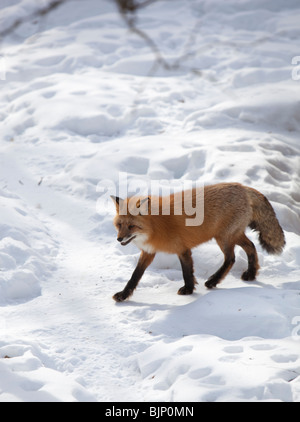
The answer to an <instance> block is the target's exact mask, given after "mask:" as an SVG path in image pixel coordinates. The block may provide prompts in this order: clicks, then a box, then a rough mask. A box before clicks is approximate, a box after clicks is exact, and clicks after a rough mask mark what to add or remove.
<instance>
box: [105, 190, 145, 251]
mask: <svg viewBox="0 0 300 422" xmlns="http://www.w3.org/2000/svg"><path fill="white" fill-rule="evenodd" d="M111 198H112V200H113V202H114V203H115V206H116V216H115V218H114V225H115V227H116V230H117V232H118V234H117V240H118V241H119V242H120V243H121V245H123V246H125V245H128V244H129V243H130V242H131V241H132V240H134V239H136V238H139V237H141V236H145V231H146V230H147V229H146V227H145V219H144V216H145V215H146V214H148V203H149V201H150V198H149V197H147V198H143V199H137V198H127V199H121V198H119V197H116V196H111ZM146 211H147V212H146Z"/></svg>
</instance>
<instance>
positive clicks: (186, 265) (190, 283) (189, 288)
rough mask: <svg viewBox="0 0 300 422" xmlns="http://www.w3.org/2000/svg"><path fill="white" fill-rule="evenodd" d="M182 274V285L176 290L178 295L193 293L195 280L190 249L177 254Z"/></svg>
mask: <svg viewBox="0 0 300 422" xmlns="http://www.w3.org/2000/svg"><path fill="white" fill-rule="evenodd" d="M178 257H179V260H180V264H181V268H182V274H183V279H184V286H182V287H181V288H180V289H179V290H178V294H179V295H190V294H192V293H193V291H194V289H195V284H197V281H196V279H195V277H194V265H193V258H192V252H191V250H190V249H187V250H186V251H185V252H183V253H181V254H179V255H178Z"/></svg>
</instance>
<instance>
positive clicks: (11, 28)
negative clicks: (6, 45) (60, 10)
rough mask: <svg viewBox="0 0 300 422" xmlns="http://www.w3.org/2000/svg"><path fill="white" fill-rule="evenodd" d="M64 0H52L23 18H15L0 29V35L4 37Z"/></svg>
mask: <svg viewBox="0 0 300 422" xmlns="http://www.w3.org/2000/svg"><path fill="white" fill-rule="evenodd" d="M66 1H68V0H52V1H51V2H49V4H48V5H47V6H45V7H43V8H41V9H39V10H37V11H35V12H34V13H31V14H30V15H28V16H25V17H24V18H20V19H16V20H15V22H13V23H12V24H11V25H10V26H9V27H8V28H6V29H4V30H3V31H0V37H5V36H7V35H9V34H11V33H12V32H14V31H15V30H16V29H17V28H18V27H19V26H20V25H22V24H23V23H25V22H29V21H31V20H32V19H34V18H37V17H40V16H45V15H47V14H48V13H49V12H51V11H52V10H54V9H56V8H57V7H58V6H60V5H61V4H63V3H65V2H66Z"/></svg>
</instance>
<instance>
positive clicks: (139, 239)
mask: <svg viewBox="0 0 300 422" xmlns="http://www.w3.org/2000/svg"><path fill="white" fill-rule="evenodd" d="M147 241H148V236H147V235H146V234H139V235H137V236H136V238H135V239H134V240H133V243H134V244H135V245H136V246H137V247H138V248H139V249H142V250H143V251H145V252H147V253H154V252H155V250H154V248H153V247H152V246H151V245H150V244H149V243H147Z"/></svg>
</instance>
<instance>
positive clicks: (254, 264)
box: [237, 234, 259, 281]
mask: <svg viewBox="0 0 300 422" xmlns="http://www.w3.org/2000/svg"><path fill="white" fill-rule="evenodd" d="M237 245H239V246H241V247H242V248H243V249H244V251H245V252H246V254H247V257H248V269H247V270H246V271H245V272H243V274H242V277H241V278H242V280H245V281H252V280H254V279H255V276H256V274H257V271H258V269H259V263H258V257H257V253H256V248H255V246H254V244H253V243H252V242H251V240H250V239H248V237H247V236H246V235H245V234H243V235H242V236H241V237H240V239H239V241H238V242H237Z"/></svg>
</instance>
